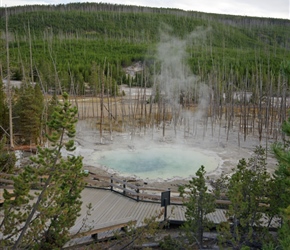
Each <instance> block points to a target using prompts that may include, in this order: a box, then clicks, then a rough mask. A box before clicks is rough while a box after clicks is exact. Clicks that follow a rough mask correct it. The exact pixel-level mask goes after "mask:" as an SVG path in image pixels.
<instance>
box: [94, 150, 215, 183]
mask: <svg viewBox="0 0 290 250" xmlns="http://www.w3.org/2000/svg"><path fill="white" fill-rule="evenodd" d="M98 163H99V164H101V165H103V166H106V167H107V168H110V169H113V170H115V171H117V172H119V173H120V174H124V175H136V176H137V177H140V178H142V179H146V178H148V179H158V178H161V179H172V178H176V177H179V178H189V177H192V176H194V175H195V173H196V171H197V170H198V168H199V167H200V166H201V165H204V166H205V169H206V171H207V172H210V171H212V170H214V169H216V168H217V167H218V165H219V163H220V160H219V159H218V157H215V156H213V155H210V154H207V153H203V152H200V151H198V150H197V149H193V148H170V147H168V148H161V147H157V148H156V147H155V148H149V149H141V150H140V149H139V150H133V151H129V150H121V149H119V150H114V151H107V152H102V153H100V157H99V159H98Z"/></svg>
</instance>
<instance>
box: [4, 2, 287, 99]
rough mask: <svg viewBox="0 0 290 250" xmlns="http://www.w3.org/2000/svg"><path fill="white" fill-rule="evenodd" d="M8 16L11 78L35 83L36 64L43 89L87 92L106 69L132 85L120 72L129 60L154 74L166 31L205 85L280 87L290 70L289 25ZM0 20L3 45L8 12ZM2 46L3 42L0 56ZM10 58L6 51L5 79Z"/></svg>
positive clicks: (61, 9) (56, 10)
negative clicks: (183, 44) (183, 43)
mask: <svg viewBox="0 0 290 250" xmlns="http://www.w3.org/2000/svg"><path fill="white" fill-rule="evenodd" d="M7 11H8V14H9V18H8V22H9V37H10V53H11V70H12V74H13V78H14V79H18V80H20V79H31V77H32V76H31V73H30V72H31V70H30V67H31V66H32V67H33V79H34V80H38V79H39V78H41V80H42V82H43V85H44V87H45V89H46V90H48V89H50V88H52V86H54V84H55V79H56V78H58V79H59V81H60V82H61V85H62V87H63V88H64V89H69V88H71V86H72V84H73V86H74V88H75V90H77V91H78V94H84V86H83V83H84V82H87V83H89V82H90V76H92V72H93V71H94V69H93V68H94V67H99V68H100V69H99V70H101V69H105V74H107V73H108V72H109V74H110V76H111V77H112V78H113V80H114V82H116V83H117V84H120V83H121V82H123V83H127V81H128V79H125V77H124V75H123V71H122V70H121V68H122V67H124V66H128V65H130V64H131V63H132V62H136V61H142V62H144V63H146V65H147V66H148V67H149V70H148V71H147V72H151V73H152V70H153V69H152V64H153V62H154V61H158V58H156V56H157V54H156V45H157V44H158V42H160V40H161V39H162V34H163V33H164V32H165V33H166V34H168V35H170V36H173V37H177V38H178V39H181V40H187V41H188V42H187V50H188V57H187V60H188V63H189V65H190V68H191V69H192V71H193V73H194V74H196V75H198V76H200V77H201V79H203V80H205V81H206V80H208V79H210V78H211V77H215V79H216V80H217V81H219V82H229V81H230V82H232V83H234V85H235V86H236V87H238V88H240V87H241V85H242V86H243V88H244V86H245V81H246V85H247V88H253V87H254V86H255V83H256V82H257V80H258V78H259V79H263V80H266V79H268V78H269V75H271V77H273V81H274V82H276V85H277V82H278V79H279V77H281V73H283V72H285V71H287V72H288V64H287V61H288V59H289V57H290V55H289V48H290V45H289V44H290V22H289V21H288V20H279V19H265V18H251V17H239V16H226V15H214V14H206V13H198V12H186V11H181V10H174V9H157V8H147V7H136V6H125V5H124V6H123V5H110V4H102V3H100V4H98V3H76V4H68V5H56V6H37V5H36V6H23V7H13V8H8V9H7ZM0 16H1V23H0V29H1V33H2V39H3V38H4V34H5V31H4V30H5V10H4V8H2V9H0ZM197 30H198V31H197ZM198 32H201V33H203V34H202V35H198ZM189 37H191V39H189ZM4 44H5V43H4V40H2V51H5V49H4V47H3V46H4ZM5 57H6V54H5V53H1V55H0V60H1V61H0V62H1V65H2V70H3V77H4V78H5V75H6V63H5V62H6V58H5ZM31 57H32V60H30V59H31ZM31 62H32V64H33V65H31ZM94 65H95V66H94ZM109 68H110V70H109ZM150 70H151V71H150ZM101 71H103V70H101ZM246 78H247V79H246ZM149 85H150V83H148V85H147V86H149Z"/></svg>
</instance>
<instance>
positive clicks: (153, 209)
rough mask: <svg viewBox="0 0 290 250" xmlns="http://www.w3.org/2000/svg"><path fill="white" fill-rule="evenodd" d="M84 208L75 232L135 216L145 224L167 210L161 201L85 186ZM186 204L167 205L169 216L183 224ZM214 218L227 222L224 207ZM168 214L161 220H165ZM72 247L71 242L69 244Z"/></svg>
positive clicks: (104, 235) (139, 221)
mask: <svg viewBox="0 0 290 250" xmlns="http://www.w3.org/2000/svg"><path fill="white" fill-rule="evenodd" d="M82 201H83V204H82V209H81V212H80V216H79V217H78V219H77V221H76V223H75V225H74V226H73V227H72V228H71V230H70V232H71V234H72V235H76V234H78V233H81V232H86V231H89V230H91V229H92V228H94V227H96V226H97V225H100V224H104V223H108V222H112V224H113V223H114V222H115V221H116V222H117V221H119V220H121V219H126V218H131V219H134V220H136V221H137V222H136V226H137V227H141V226H143V225H144V219H146V218H150V217H152V216H157V215H158V214H160V213H162V212H163V209H164V208H163V207H161V204H160V202H159V203H153V202H144V201H139V202H137V201H136V200H133V199H131V198H129V197H126V196H123V195H122V194H119V193H116V192H113V191H110V190H103V189H95V188H85V189H84V191H83V192H82ZM90 203H91V210H90V215H89V216H87V211H88V208H87V206H88V205H89V204H90ZM184 214H185V207H184V206H182V205H170V206H168V208H167V218H168V219H169V220H171V221H174V222H180V223H182V222H183V221H184V220H185V216H184ZM86 216H87V217H86ZM208 217H209V218H210V220H211V221H213V222H214V223H216V224H218V223H220V222H221V221H225V220H226V218H225V215H224V210H222V209H217V210H216V211H215V212H214V213H212V214H209V215H208ZM163 219H164V215H163V213H162V215H161V216H160V217H159V218H158V219H157V221H163ZM84 224H85V227H84ZM110 233H111V234H112V232H104V233H101V234H99V235H98V238H99V239H100V238H105V237H108V236H109V234H110ZM90 238H91V237H83V239H82V240H81V239H75V240H72V241H71V242H69V245H73V244H80V240H81V241H84V242H89V241H93V239H92V238H91V239H90ZM66 246H68V245H66Z"/></svg>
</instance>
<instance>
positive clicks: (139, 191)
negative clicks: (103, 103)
mask: <svg viewBox="0 0 290 250" xmlns="http://www.w3.org/2000/svg"><path fill="white" fill-rule="evenodd" d="M136 192H137V194H139V192H140V190H139V188H137V190H136ZM137 201H139V195H137Z"/></svg>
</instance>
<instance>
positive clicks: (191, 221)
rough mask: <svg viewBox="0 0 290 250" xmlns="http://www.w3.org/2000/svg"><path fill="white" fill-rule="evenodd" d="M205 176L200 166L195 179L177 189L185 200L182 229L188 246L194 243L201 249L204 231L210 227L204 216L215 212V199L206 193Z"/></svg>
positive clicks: (202, 167)
mask: <svg viewBox="0 0 290 250" xmlns="http://www.w3.org/2000/svg"><path fill="white" fill-rule="evenodd" d="M205 174H206V171H205V170H204V166H201V167H200V169H199V170H198V171H197V172H196V178H192V180H190V181H189V183H188V184H186V185H184V186H181V187H180V188H179V192H180V195H181V196H182V197H184V198H186V200H185V202H184V203H183V204H184V205H185V207H186V212H185V218H186V221H185V223H184V225H183V228H184V230H185V232H186V235H187V237H188V239H189V242H190V244H193V243H195V242H196V243H197V244H198V246H199V248H201V247H202V243H203V233H204V231H205V230H206V229H207V228H208V227H210V226H211V225H212V223H211V222H210V221H209V220H208V218H207V217H206V215H207V214H209V213H212V212H214V211H215V198H214V196H213V195H212V194H211V193H209V192H208V188H207V185H206V178H205Z"/></svg>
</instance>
